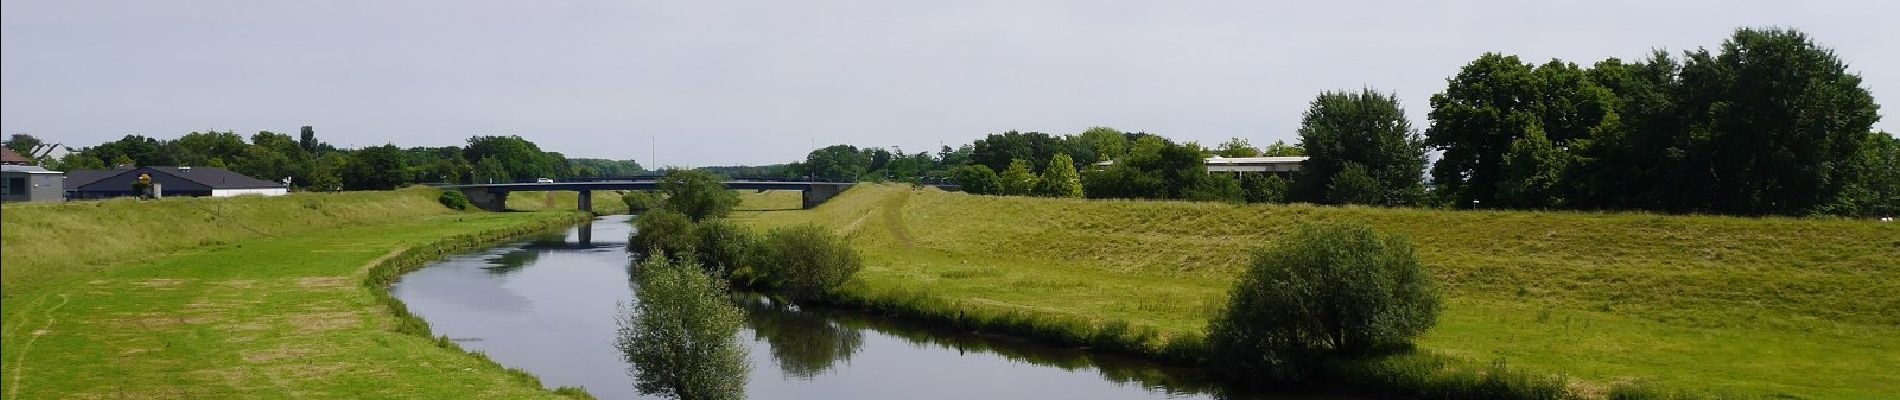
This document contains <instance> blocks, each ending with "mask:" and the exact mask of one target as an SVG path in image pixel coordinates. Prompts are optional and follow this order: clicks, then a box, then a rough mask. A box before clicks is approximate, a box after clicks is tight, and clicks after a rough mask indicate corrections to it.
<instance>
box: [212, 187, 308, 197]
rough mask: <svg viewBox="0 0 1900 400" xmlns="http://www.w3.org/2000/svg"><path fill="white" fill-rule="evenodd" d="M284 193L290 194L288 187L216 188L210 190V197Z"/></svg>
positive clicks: (280, 194)
mask: <svg viewBox="0 0 1900 400" xmlns="http://www.w3.org/2000/svg"><path fill="white" fill-rule="evenodd" d="M286 194H290V189H285V188H266V189H216V190H212V191H211V197H233V196H245V195H256V196H283V195H286Z"/></svg>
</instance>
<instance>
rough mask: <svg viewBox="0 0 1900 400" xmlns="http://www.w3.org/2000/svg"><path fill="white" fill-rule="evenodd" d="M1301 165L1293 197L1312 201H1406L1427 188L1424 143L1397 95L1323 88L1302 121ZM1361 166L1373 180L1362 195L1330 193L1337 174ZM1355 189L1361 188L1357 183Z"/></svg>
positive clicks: (1403, 203) (1410, 202)
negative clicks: (1348, 167) (1332, 194)
mask: <svg viewBox="0 0 1900 400" xmlns="http://www.w3.org/2000/svg"><path fill="white" fill-rule="evenodd" d="M1299 134H1300V147H1302V148H1303V149H1304V150H1305V151H1306V155H1307V156H1308V157H1310V158H1308V159H1307V160H1306V162H1304V163H1301V165H1300V172H1299V175H1298V177H1297V178H1295V179H1294V180H1293V182H1294V187H1293V189H1294V192H1293V198H1294V199H1295V200H1299V201H1310V202H1328V203H1331V202H1338V201H1348V202H1353V203H1360V202H1365V203H1371V204H1384V205H1408V204H1412V203H1414V202H1416V201H1417V200H1418V198H1419V197H1420V196H1422V193H1423V192H1424V186H1423V179H1424V172H1425V146H1424V144H1423V141H1422V140H1421V139H1420V138H1419V136H1418V132H1417V131H1415V130H1413V129H1412V123H1411V121H1408V120H1406V118H1405V109H1404V108H1402V107H1400V106H1399V99H1398V96H1396V95H1392V94H1387V93H1382V92H1379V91H1375V90H1372V89H1363V90H1360V91H1358V92H1325V93H1321V94H1320V95H1319V97H1317V98H1315V99H1313V102H1312V105H1311V106H1309V107H1308V108H1307V110H1306V114H1305V116H1304V117H1303V118H1302V119H1301V121H1300V130H1299ZM1347 165H1358V166H1359V167H1361V168H1363V171H1362V172H1363V173H1364V174H1365V175H1366V176H1367V177H1370V178H1371V179H1372V180H1373V182H1372V183H1374V185H1373V186H1371V187H1369V188H1362V189H1368V190H1369V192H1368V193H1365V195H1363V196H1359V195H1355V196H1349V197H1336V196H1329V195H1328V193H1329V192H1330V190H1329V188H1332V187H1333V186H1334V185H1333V182H1332V180H1333V178H1334V177H1335V176H1337V175H1339V174H1340V172H1341V171H1344V170H1345V169H1346V166H1347ZM1354 185H1355V186H1354V187H1355V188H1360V186H1363V185H1358V183H1355V184H1354Z"/></svg>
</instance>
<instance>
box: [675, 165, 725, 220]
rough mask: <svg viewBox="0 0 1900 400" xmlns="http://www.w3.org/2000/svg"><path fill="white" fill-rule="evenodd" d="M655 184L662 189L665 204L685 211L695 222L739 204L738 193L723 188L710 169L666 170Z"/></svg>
mask: <svg viewBox="0 0 1900 400" xmlns="http://www.w3.org/2000/svg"><path fill="white" fill-rule="evenodd" d="M659 187H660V191H661V192H665V193H666V208H670V209H673V210H674V211H679V212H680V213H682V214H686V216H687V217H690V218H692V219H693V221H695V222H697V221H704V220H706V219H710V218H719V217H724V216H726V214H727V213H731V212H732V208H733V207H734V206H737V205H739V193H737V192H733V191H731V190H726V184H725V180H724V179H721V178H720V177H719V176H718V175H713V174H712V173H711V172H706V171H697V170H685V169H676V170H671V171H667V172H666V176H665V177H662V178H660V182H659Z"/></svg>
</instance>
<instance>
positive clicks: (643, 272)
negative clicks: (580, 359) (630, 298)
mask: <svg viewBox="0 0 1900 400" xmlns="http://www.w3.org/2000/svg"><path fill="white" fill-rule="evenodd" d="M636 272H637V273H638V279H637V282H638V283H639V285H640V290H639V291H637V292H636V293H637V294H638V296H636V297H637V298H636V299H635V301H634V306H633V308H632V310H629V311H628V312H624V313H622V314H621V315H620V316H619V317H618V318H617V320H618V321H619V324H620V331H619V340H618V341H617V342H616V344H617V347H618V348H619V349H620V351H621V353H622V354H623V355H624V357H625V359H626V361H627V362H628V363H629V364H632V365H634V367H633V368H632V369H633V371H632V372H633V374H634V387H635V388H636V389H638V390H639V391H640V393H642V394H646V395H653V396H662V397H671V398H675V399H682V400H701V399H712V400H723V399H741V398H744V397H745V382H746V374H747V373H748V371H749V370H750V369H751V366H750V364H748V362H747V361H746V348H745V346H744V345H742V344H740V342H739V337H738V334H739V330H740V329H741V328H743V327H744V326H745V316H744V312H743V311H741V310H740V309H739V308H738V306H735V305H733V304H732V300H731V298H730V294H729V293H727V289H726V283H725V281H723V280H720V279H715V278H713V277H711V276H708V275H706V273H704V272H702V271H700V268H699V267H698V266H696V265H692V264H691V263H689V262H672V261H669V260H668V259H667V257H648V258H646V260H644V261H642V262H641V263H640V266H639V268H638V270H637V271H636Z"/></svg>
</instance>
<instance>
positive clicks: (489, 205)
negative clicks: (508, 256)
mask: <svg viewBox="0 0 1900 400" xmlns="http://www.w3.org/2000/svg"><path fill="white" fill-rule="evenodd" d="M725 185H726V189H731V190H758V191H766V190H797V191H799V192H801V193H802V194H803V197H804V200H805V201H804V203H803V205H804V207H805V208H812V207H817V206H818V205H819V204H823V203H824V202H825V200H831V198H832V197H833V196H837V195H838V194H839V193H844V191H845V189H850V188H851V185H853V184H852V183H832V182H775V181H749V180H740V181H727V182H725ZM437 188H440V189H442V190H460V191H461V192H462V195H464V196H468V201H469V202H470V203H474V204H475V206H476V207H481V209H483V210H488V211H504V210H507V209H508V193H509V192H547V191H557V190H558V191H574V192H580V205H579V207H578V208H580V210H581V211H590V212H591V211H594V198H593V194H594V191H595V190H659V189H660V185H659V182H656V181H651V180H639V181H608V182H554V183H488V184H474V185H442V186H437Z"/></svg>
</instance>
